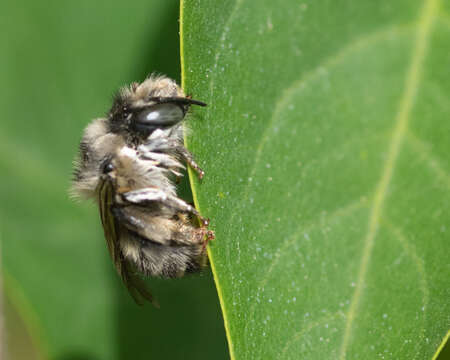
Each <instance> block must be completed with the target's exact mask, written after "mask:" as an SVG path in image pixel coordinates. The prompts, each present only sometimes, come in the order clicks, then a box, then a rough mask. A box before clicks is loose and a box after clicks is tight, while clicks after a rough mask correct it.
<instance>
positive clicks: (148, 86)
mask: <svg viewBox="0 0 450 360" xmlns="http://www.w3.org/2000/svg"><path fill="white" fill-rule="evenodd" d="M119 96H120V98H122V99H123V100H126V101H127V102H130V103H132V104H133V106H136V107H139V106H143V105H145V104H148V98H149V97H184V92H183V90H182V89H181V88H180V87H179V86H178V84H177V83H176V82H175V81H173V80H172V79H169V78H167V77H165V76H158V75H153V74H152V75H150V76H149V77H148V78H147V79H145V80H144V81H143V82H142V83H140V84H139V83H132V84H131V85H130V86H125V87H123V88H121V89H120V92H119Z"/></svg>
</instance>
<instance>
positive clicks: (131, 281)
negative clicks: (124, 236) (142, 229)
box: [98, 179, 159, 308]
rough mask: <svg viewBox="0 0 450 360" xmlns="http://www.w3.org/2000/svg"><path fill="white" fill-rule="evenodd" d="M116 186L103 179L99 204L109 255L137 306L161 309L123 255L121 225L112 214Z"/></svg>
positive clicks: (100, 184)
mask: <svg viewBox="0 0 450 360" xmlns="http://www.w3.org/2000/svg"><path fill="white" fill-rule="evenodd" d="M114 193H115V191H114V185H113V184H112V182H111V181H110V180H108V179H103V180H101V181H100V183H99V189H98V203H99V209H100V217H101V220H102V225H103V231H104V233H105V239H106V243H107V245H108V250H109V254H110V255H111V258H112V260H113V262H114V266H115V267H116V270H117V272H118V273H119V275H120V277H121V278H122V281H123V282H124V284H125V286H126V287H127V289H128V291H129V292H130V294H131V296H132V297H133V299H134V301H136V303H137V304H139V305H143V304H144V302H145V300H147V301H149V302H150V303H152V304H153V305H154V306H155V307H158V308H159V304H158V302H157V301H156V300H155V299H154V298H153V296H152V294H151V293H150V291H149V290H148V289H147V287H146V285H145V283H144V282H143V281H142V279H141V278H139V276H137V275H136V274H135V272H134V271H133V269H132V268H131V265H130V264H129V263H128V261H126V260H125V259H124V258H123V256H122V253H121V250H120V245H119V226H120V225H119V223H118V222H117V219H116V218H115V217H114V215H113V213H112V212H111V207H112V205H113V204H114Z"/></svg>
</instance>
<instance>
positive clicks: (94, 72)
mask: <svg viewBox="0 0 450 360" xmlns="http://www.w3.org/2000/svg"><path fill="white" fill-rule="evenodd" d="M0 18H1V26H2V31H1V32H0V39H1V41H0V43H1V44H2V51H1V55H0V80H1V88H0V89H1V90H0V92H1V93H0V104H1V105H0V108H1V109H2V111H1V122H0V172H1V180H0V185H1V186H0V204H1V205H0V236H1V240H2V262H3V273H4V283H5V295H6V297H7V301H6V302H5V311H6V312H7V316H6V320H7V324H6V325H7V327H6V332H7V335H8V344H9V348H10V353H11V354H13V355H14V358H13V359H12V360H15V359H19V358H20V357H19V356H22V358H27V359H32V358H33V356H35V357H36V358H39V357H40V358H46V357H47V356H50V357H51V358H52V359H84V360H90V359H143V358H171V359H177V358H192V359H210V358H215V359H217V358H221V357H222V358H226V356H227V350H226V345H225V336H224V332H223V324H222V320H221V315H220V311H219V307H218V302H217V298H216V294H215V290H214V285H213V283H212V280H211V276H210V273H209V271H205V272H204V273H203V274H201V275H199V276H193V277H190V278H186V279H182V280H176V281H158V280H150V281H149V283H150V287H151V288H152V289H153V291H154V293H155V295H156V296H157V298H158V300H159V302H160V303H161V305H162V306H161V309H159V310H157V309H154V308H152V307H150V306H147V307H144V308H141V307H138V306H136V305H135V304H134V303H133V301H132V300H131V298H130V296H129V295H128V294H127V292H126V290H125V289H124V287H123V286H122V284H121V282H120V280H119V278H118V277H117V275H116V274H115V270H114V268H113V266H112V264H111V261H110V259H109V256H108V253H107V249H106V244H105V241H104V239H103V232H102V229H101V226H100V220H99V215H98V211H97V209H96V207H95V206H94V205H92V204H85V203H81V204H79V203H75V202H73V201H71V200H70V199H69V198H68V195H67V189H68V186H69V181H70V177H71V167H72V165H71V163H72V158H73V156H74V155H75V153H76V149H77V145H78V142H79V139H80V137H81V132H82V129H83V128H84V126H85V125H86V124H87V123H88V122H89V121H90V120H91V119H92V118H93V117H96V116H102V115H103V114H105V112H106V111H107V109H108V106H109V105H110V102H111V97H112V95H113V93H114V92H115V91H116V90H117V89H118V87H119V86H121V85H124V84H127V83H129V82H131V81H135V80H142V79H143V78H145V76H146V75H147V74H148V73H149V72H151V71H158V72H161V73H165V74H167V75H169V76H171V77H173V78H176V79H179V48H178V46H179V42H178V2H176V1H165V0H159V1H156V0H150V1H149V0H145V1H144V0H139V1H133V2H123V1H112V2H111V1H95V2H92V1H87V0H82V1H62V2H60V1H32V0H26V1H12V0H7V1H5V2H3V4H2V11H1V14H0ZM17 344H20V346H22V347H23V349H19V347H18V345H17ZM26 344H28V345H26ZM25 347H26V348H27V350H26V351H25V350H24V348H25ZM22 350H24V351H22Z"/></svg>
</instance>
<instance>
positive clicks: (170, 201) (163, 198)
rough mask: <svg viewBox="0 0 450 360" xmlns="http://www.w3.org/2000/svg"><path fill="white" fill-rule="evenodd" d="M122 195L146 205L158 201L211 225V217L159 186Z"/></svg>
mask: <svg viewBox="0 0 450 360" xmlns="http://www.w3.org/2000/svg"><path fill="white" fill-rule="evenodd" d="M122 197H123V198H124V199H125V200H126V201H128V202H131V203H133V204H140V205H145V204H147V203H149V202H154V201H157V202H160V203H162V204H164V205H166V206H168V207H171V208H173V209H175V210H177V211H180V212H185V213H189V214H193V215H195V216H197V217H198V218H199V219H200V221H201V223H202V226H204V227H207V226H208V225H209V219H206V218H204V217H203V216H201V215H200V214H199V212H198V211H197V210H196V209H195V208H194V207H193V206H192V205H189V204H188V203H187V202H185V201H183V200H181V199H180V198H178V197H176V196H173V195H169V194H167V193H166V192H164V191H162V190H160V189H157V188H144V189H139V190H133V191H129V192H126V193H124V194H122Z"/></svg>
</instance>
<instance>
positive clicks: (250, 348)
mask: <svg viewBox="0 0 450 360" xmlns="http://www.w3.org/2000/svg"><path fill="white" fill-rule="evenodd" d="M449 13H450V3H449V2H448V1H438V0H426V1H409V0H408V1H406V0H403V1H394V2H393V1H387V0H382V1H369V0H366V1H325V0H323V1H311V2H310V1H294V0H285V1H282V2H275V1H271V0H270V1H269V0H263V1H253V2H251V1H242V0H236V1H234V2H221V1H215V2H201V1H199V0H185V1H184V2H183V3H182V23H181V33H182V39H181V41H182V54H181V56H182V65H183V69H182V70H183V83H184V86H185V90H186V91H187V93H189V94H192V95H193V96H195V98H198V99H200V100H202V101H205V102H207V103H208V104H209V106H208V108H207V109H206V110H198V109H197V111H196V112H195V115H194V120H192V122H191V124H192V125H191V126H192V128H193V130H192V135H191V136H190V137H189V138H188V139H187V143H188V145H189V147H190V149H191V150H192V152H193V153H194V154H195V155H196V156H197V158H198V159H199V161H200V162H201V164H202V165H203V167H204V169H205V171H206V175H205V178H204V179H203V181H202V182H201V183H199V182H198V181H196V180H194V181H193V182H194V184H195V185H194V189H195V191H194V195H195V196H194V197H195V198H196V201H197V203H198V204H197V205H199V207H200V209H201V212H202V214H203V215H204V216H207V217H210V218H211V224H212V228H213V229H214V230H215V231H216V240H215V241H214V242H213V243H212V244H211V246H210V250H209V252H210V258H211V262H212V265H213V269H214V270H215V271H214V272H215V280H216V285H217V288H218V292H219V296H220V300H221V305H222V310H223V313H224V317H225V326H226V328H227V335H228V341H229V348H230V353H231V355H232V358H235V359H250V358H251V359H259V358H264V359H275V358H276V359H300V358H308V359H315V358H317V359H356V358H359V359H373V358H379V357H380V358H381V357H382V358H392V359H394V358H395V359H413V358H414V359H430V358H431V357H432V356H433V354H434V353H435V351H436V349H437V348H438V346H439V345H440V343H441V341H442V339H443V338H444V336H445V334H446V331H447V330H448V328H449V323H450V321H449V320H450V318H449V314H450V302H449V298H450V293H449V282H448V279H450V267H449V261H448V254H449V250H450V245H449V244H450V242H449V240H450V222H449V219H450V196H449V193H450V192H449V190H450V153H449V151H448V144H449V141H450V121H449V115H450V102H449V96H450V53H449V51H448V49H449V44H450V16H449Z"/></svg>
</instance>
